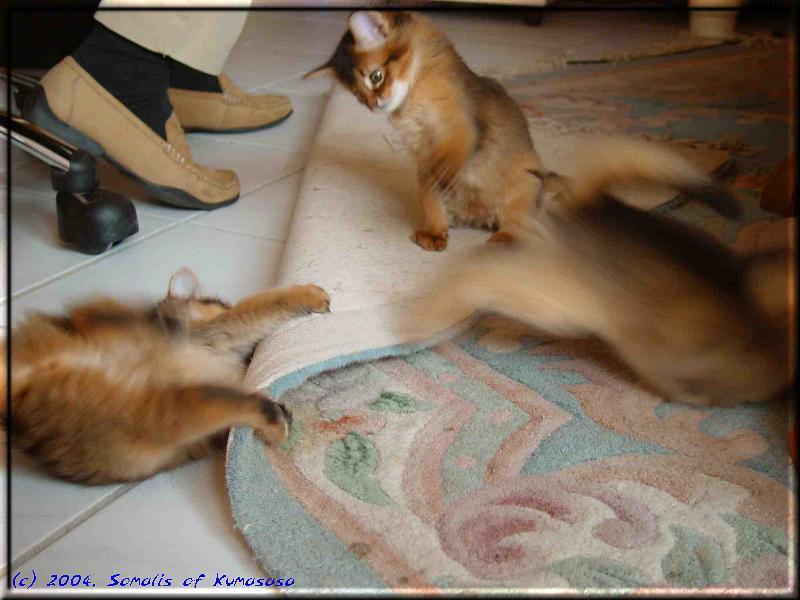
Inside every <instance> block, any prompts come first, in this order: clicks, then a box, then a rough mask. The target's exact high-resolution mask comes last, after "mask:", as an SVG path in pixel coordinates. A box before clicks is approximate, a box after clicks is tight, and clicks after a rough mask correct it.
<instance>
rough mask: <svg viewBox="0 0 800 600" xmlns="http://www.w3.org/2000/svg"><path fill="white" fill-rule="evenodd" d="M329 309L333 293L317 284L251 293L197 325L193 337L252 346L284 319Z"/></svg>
mask: <svg viewBox="0 0 800 600" xmlns="http://www.w3.org/2000/svg"><path fill="white" fill-rule="evenodd" d="M329 310H330V297H329V296H328V294H327V292H326V291H325V290H323V289H322V288H320V287H318V286H316V285H296V286H292V287H287V288H282V289H278V290H270V291H268V292H263V293H261V294H256V295H254V296H249V297H247V298H245V299H244V300H242V301H241V302H238V303H236V304H235V305H234V306H233V307H232V308H230V309H229V310H227V311H226V312H224V313H222V314H221V315H219V316H217V317H215V318H213V319H211V320H210V321H207V322H206V323H203V324H202V325H198V326H195V327H194V328H193V329H192V337H193V338H195V339H197V340H198V341H200V342H202V343H204V344H208V345H209V346H213V347H215V348H220V349H225V350H227V349H230V348H238V347H245V346H251V345H253V344H255V343H256V342H258V341H259V340H261V339H262V338H263V337H264V336H265V335H267V334H268V333H269V332H270V331H271V330H272V329H273V328H274V327H275V326H276V325H278V324H279V323H281V322H282V321H286V320H288V319H291V318H292V317H298V316H300V315H305V314H309V313H324V312H328V311H329Z"/></svg>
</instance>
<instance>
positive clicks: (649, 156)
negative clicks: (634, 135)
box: [570, 138, 740, 218]
mask: <svg viewBox="0 0 800 600" xmlns="http://www.w3.org/2000/svg"><path fill="white" fill-rule="evenodd" d="M575 159H576V162H577V164H578V169H577V172H578V173H579V175H578V177H576V178H575V180H574V181H572V182H571V185H570V188H571V190H572V197H573V201H574V202H575V203H576V205H578V206H584V205H588V204H592V203H594V202H596V201H597V200H599V199H600V198H602V197H603V195H604V194H605V193H606V192H607V191H608V189H609V187H610V186H612V185H617V184H622V185H625V184H636V183H642V182H645V183H653V184H659V185H667V186H670V187H672V188H674V189H677V190H680V191H681V192H683V193H685V194H686V195H687V196H689V197H690V198H691V199H694V200H699V201H700V202H703V203H704V204H707V205H708V206H710V207H711V208H713V209H714V210H715V211H717V212H718V213H719V214H721V215H723V216H726V217H729V218H736V217H738V216H739V214H740V208H739V205H738V203H737V202H736V198H735V197H734V196H733V194H732V193H731V191H730V190H728V189H727V188H726V187H724V186H722V185H720V184H719V183H717V182H715V181H714V180H713V179H711V178H710V177H709V176H708V175H706V174H705V173H704V172H703V171H702V170H700V169H699V168H698V167H697V166H696V165H694V164H692V163H691V162H690V161H689V160H687V159H686V158H684V157H683V156H681V155H680V154H679V153H678V152H676V151H675V150H672V149H670V148H667V147H664V146H662V145H660V144H657V143H653V142H643V141H639V140H632V139H622V138H616V139H615V138H612V139H609V140H604V141H603V142H600V143H597V144H590V145H587V146H585V147H584V148H582V150H581V152H579V154H578V155H577V156H576V157H575Z"/></svg>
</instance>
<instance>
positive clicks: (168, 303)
mask: <svg viewBox="0 0 800 600" xmlns="http://www.w3.org/2000/svg"><path fill="white" fill-rule="evenodd" d="M229 308H230V305H229V304H227V303H225V302H223V301H222V300H220V299H218V298H213V297H206V296H201V295H200V284H199V282H198V281H197V277H196V276H195V274H194V273H192V271H190V270H189V269H181V270H180V271H178V272H177V273H175V275H173V276H172V279H170V282H169V291H168V292H167V297H166V298H164V299H163V300H162V301H161V302H159V303H158V305H157V307H156V309H157V312H158V315H159V317H160V318H161V319H162V320H164V321H166V322H169V321H175V322H178V323H184V324H187V325H191V324H196V323H202V322H205V321H210V320H211V319H213V318H214V317H216V316H218V315H221V314H222V313H224V312H225V311H227V310H228V309H229Z"/></svg>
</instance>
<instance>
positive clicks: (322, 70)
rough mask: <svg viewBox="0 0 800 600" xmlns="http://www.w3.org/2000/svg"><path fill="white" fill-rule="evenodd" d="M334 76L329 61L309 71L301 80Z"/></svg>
mask: <svg viewBox="0 0 800 600" xmlns="http://www.w3.org/2000/svg"><path fill="white" fill-rule="evenodd" d="M334 75H335V73H334V71H333V66H332V65H331V61H328V62H326V63H325V64H324V65H322V66H319V67H317V68H316V69H314V70H313V71H309V72H308V73H306V74H305V75H303V79H316V78H317V77H333V76H334Z"/></svg>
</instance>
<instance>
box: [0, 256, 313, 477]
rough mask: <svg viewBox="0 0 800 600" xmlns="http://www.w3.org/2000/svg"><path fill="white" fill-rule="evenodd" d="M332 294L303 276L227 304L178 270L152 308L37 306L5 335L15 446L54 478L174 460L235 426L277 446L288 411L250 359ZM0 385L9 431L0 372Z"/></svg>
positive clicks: (201, 449) (149, 469)
mask: <svg viewBox="0 0 800 600" xmlns="http://www.w3.org/2000/svg"><path fill="white" fill-rule="evenodd" d="M328 302H329V299H328V295H327V294H326V293H325V291H323V290H322V289H321V288H319V287H317V286H313V285H307V286H295V287H289V288H284V289H278V290H271V291H267V292H264V293H261V294H256V295H254V296H250V297H248V298H245V299H243V300H242V301H240V302H238V303H236V304H234V305H233V306H231V305H228V304H226V303H224V302H222V301H221V300H217V299H214V298H205V297H202V296H200V295H199V285H198V282H197V278H196V277H195V276H194V274H193V273H192V272H191V271H189V270H188V269H183V270H181V271H179V272H178V273H176V274H175V275H174V276H173V277H172V279H171V280H170V283H169V291H168V294H167V296H166V298H165V299H163V300H162V301H160V302H158V303H157V304H156V305H155V306H152V305H151V306H139V305H133V304H124V303H121V302H117V301H115V300H113V299H108V298H98V299H95V300H91V301H88V302H85V303H83V304H79V305H77V306H74V307H72V308H71V309H70V310H69V311H68V313H67V314H66V315H65V316H54V315H47V314H43V313H36V314H33V315H31V316H29V317H27V319H26V320H25V321H24V322H23V323H22V324H20V325H19V326H18V327H16V328H15V329H14V331H13V333H12V337H11V358H12V362H11V391H12V396H11V412H12V415H11V423H10V426H9V427H8V429H10V431H9V433H10V436H11V443H12V445H13V446H15V447H16V448H18V449H20V450H22V451H23V452H25V453H26V454H28V455H29V456H31V458H33V459H34V460H36V461H37V462H38V463H39V464H40V465H41V466H42V467H43V468H44V469H45V470H47V471H48V472H49V473H51V474H52V475H55V476H57V477H60V478H62V479H66V480H68V481H73V482H80V483H85V484H102V483H113V482H123V481H135V480H139V479H143V478H146V477H149V476H151V475H154V474H155V473H158V472H159V471H162V470H165V469H170V468H173V467H175V466H177V465H180V464H182V463H184V462H186V461H188V460H191V459H195V458H198V457H200V456H203V455H204V454H206V453H207V452H208V451H209V450H210V447H211V444H212V442H214V441H215V440H217V439H218V438H219V436H220V435H224V433H225V432H226V431H227V430H228V429H229V428H230V427H233V426H238V425H249V426H251V427H253V429H255V431H256V433H257V434H258V435H260V437H262V438H263V439H264V440H265V441H267V442H270V443H272V444H280V443H282V442H284V441H285V440H286V438H287V435H288V426H289V424H290V422H291V414H290V413H289V411H288V410H287V409H286V408H285V407H284V406H283V405H282V404H279V403H276V402H273V401H272V400H270V399H269V398H268V397H267V396H265V395H263V394H261V393H258V392H252V391H250V390H246V389H245V388H244V386H243V383H242V380H243V377H244V372H245V368H246V359H247V358H248V357H249V355H250V354H251V353H252V350H253V348H254V346H255V344H256V342H258V341H259V340H260V339H261V338H263V337H264V336H265V335H266V334H267V333H268V332H269V331H270V330H271V329H273V328H274V327H275V326H276V325H278V324H279V323H280V322H281V321H284V320H286V319H290V318H292V317H295V316H298V315H302V314H306V313H310V312H326V311H327V310H328ZM5 352H6V350H5V346H3V348H2V354H3V358H4V359H5ZM3 364H4V365H5V362H4V363H3ZM4 370H5V368H3V371H4ZM3 374H5V373H3ZM3 388H4V389H3V390H2V392H3V406H0V409H1V411H0V414H2V422H3V427H4V428H5V427H6V423H5V418H6V406H5V402H6V394H5V392H6V390H5V379H4V383H3Z"/></svg>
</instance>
